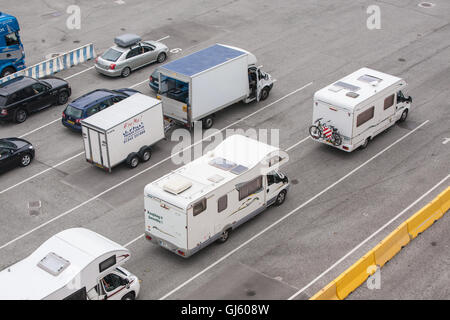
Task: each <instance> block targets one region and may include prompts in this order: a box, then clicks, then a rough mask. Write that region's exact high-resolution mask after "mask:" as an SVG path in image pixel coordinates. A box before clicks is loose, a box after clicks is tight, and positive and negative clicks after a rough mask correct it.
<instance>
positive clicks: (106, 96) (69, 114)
mask: <svg viewBox="0 0 450 320" xmlns="http://www.w3.org/2000/svg"><path fill="white" fill-rule="evenodd" d="M135 93H139V91H137V90H134V89H128V88H124V89H117V90H108V89H97V90H94V91H91V92H89V93H86V94H84V95H82V96H81V97H79V98H77V99H75V100H73V101H72V102H71V103H69V105H68V106H67V107H66V109H65V110H64V111H63V113H62V124H63V125H65V126H66V127H68V128H70V129H73V130H75V131H78V132H81V120H83V119H85V118H87V117H89V116H92V115H93V114H95V113H97V112H99V111H101V110H103V109H105V108H107V107H109V106H111V105H113V104H114V103H116V102H119V101H121V100H123V99H125V98H128V97H129V96H131V95H133V94H135Z"/></svg>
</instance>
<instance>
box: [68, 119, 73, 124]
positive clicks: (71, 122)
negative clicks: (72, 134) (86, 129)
mask: <svg viewBox="0 0 450 320" xmlns="http://www.w3.org/2000/svg"><path fill="white" fill-rule="evenodd" d="M67 122H68V123H70V124H75V122H73V121H70V120H67Z"/></svg>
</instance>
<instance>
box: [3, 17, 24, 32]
mask: <svg viewBox="0 0 450 320" xmlns="http://www.w3.org/2000/svg"><path fill="white" fill-rule="evenodd" d="M8 29H9V30H8ZM19 29H20V28H19V23H18V22H17V19H16V17H14V16H12V15H10V14H7V13H4V12H0V34H3V33H9V32H14V31H18V30H19Z"/></svg>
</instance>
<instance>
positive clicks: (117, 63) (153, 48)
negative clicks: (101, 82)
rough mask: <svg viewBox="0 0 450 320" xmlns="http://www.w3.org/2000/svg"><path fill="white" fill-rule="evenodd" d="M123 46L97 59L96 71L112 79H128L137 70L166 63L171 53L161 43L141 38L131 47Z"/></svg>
mask: <svg viewBox="0 0 450 320" xmlns="http://www.w3.org/2000/svg"><path fill="white" fill-rule="evenodd" d="M116 43H118V42H117V41H116ZM119 43H120V42H119ZM121 44H122V45H115V46H113V47H111V48H109V49H108V50H106V51H105V52H104V53H103V54H102V55H101V56H100V57H97V59H95V69H96V70H97V71H98V72H100V73H101V74H104V75H107V76H110V77H117V76H122V77H128V76H129V75H130V73H131V71H133V70H135V69H137V68H140V67H143V66H145V65H148V64H150V63H152V62H158V63H162V62H164V61H165V60H166V58H167V54H168V51H169V48H167V46H166V45H165V44H163V43H161V42H156V41H140V38H139V41H136V42H135V43H134V44H131V45H129V46H123V43H121Z"/></svg>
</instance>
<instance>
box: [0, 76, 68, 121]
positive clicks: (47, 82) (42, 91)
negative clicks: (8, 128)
mask: <svg viewBox="0 0 450 320" xmlns="http://www.w3.org/2000/svg"><path fill="white" fill-rule="evenodd" d="M71 93H72V90H71V88H70V86H69V83H68V82H67V81H64V80H63V79H59V78H56V77H47V78H42V79H39V80H37V79H34V78H30V77H25V76H22V77H17V78H14V79H11V80H9V81H6V82H4V83H2V84H0V120H14V121H15V122H17V123H21V122H24V121H25V120H26V119H27V117H28V115H29V114H30V113H33V112H36V111H40V110H42V109H45V108H47V107H50V106H52V105H54V104H65V103H66V102H67V101H68V100H69V97H70V95H71Z"/></svg>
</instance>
